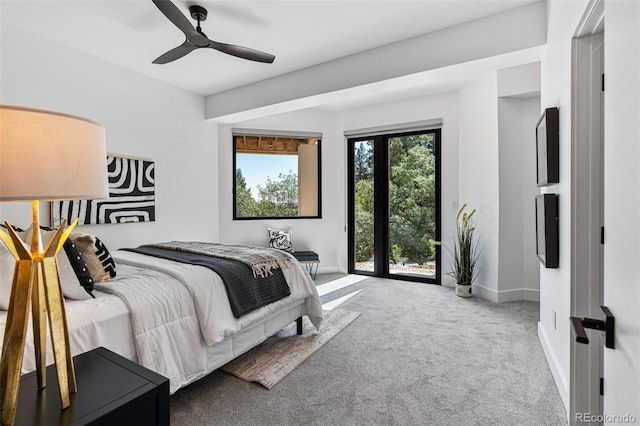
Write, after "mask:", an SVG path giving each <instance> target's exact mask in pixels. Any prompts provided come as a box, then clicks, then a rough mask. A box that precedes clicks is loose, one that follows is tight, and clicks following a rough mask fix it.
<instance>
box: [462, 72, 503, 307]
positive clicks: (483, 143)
mask: <svg viewBox="0 0 640 426" xmlns="http://www.w3.org/2000/svg"><path fill="white" fill-rule="evenodd" d="M459 108H460V147H459V150H460V151H459V170H460V174H459V176H460V177H459V188H460V190H459V200H460V205H462V204H464V203H468V207H469V210H468V211H470V209H474V208H475V209H477V210H478V211H477V212H476V214H475V216H474V219H475V221H474V223H475V226H476V235H477V236H478V238H479V246H480V247H481V249H482V252H481V256H480V260H479V262H480V265H481V268H482V269H481V271H480V273H479V274H478V278H477V280H476V282H475V283H474V288H473V292H474V293H475V294H477V295H480V296H481V297H484V298H486V299H489V300H493V301H497V300H498V235H499V229H498V216H499V194H498V191H499V181H498V169H499V164H498V91H497V74H496V72H495V71H494V72H488V73H485V74H483V75H482V76H481V77H479V78H478V79H477V80H476V81H475V82H473V83H471V84H469V85H467V86H465V87H463V88H462V89H461V90H460V92H459Z"/></svg>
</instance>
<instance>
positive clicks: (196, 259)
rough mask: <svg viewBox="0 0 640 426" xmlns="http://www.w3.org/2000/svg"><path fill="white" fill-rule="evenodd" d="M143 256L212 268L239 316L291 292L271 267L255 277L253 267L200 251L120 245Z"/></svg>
mask: <svg viewBox="0 0 640 426" xmlns="http://www.w3.org/2000/svg"><path fill="white" fill-rule="evenodd" d="M123 250H127V251H131V252H134V253H140V254H145V255H147V256H154V257H159V258H161V259H169V260H174V261H176V262H182V263H188V264H191V265H198V266H204V267H206V268H209V269H211V270H212V271H214V272H216V273H217V274H218V275H220V277H221V278H222V281H223V282H224V286H225V288H226V290H227V296H228V297H229V304H230V305H231V311H232V312H233V316H234V317H236V318H240V317H241V316H243V315H246V314H248V313H249V312H251V311H254V310H256V309H258V308H261V307H263V306H266V305H268V304H269V303H273V302H276V301H278V300H280V299H282V298H284V297H287V296H289V295H290V294H291V289H290V288H289V286H288V285H287V281H286V280H285V278H284V275H283V273H282V269H280V268H278V269H272V270H271V272H272V274H271V275H268V276H265V277H255V276H254V273H253V270H252V269H251V268H250V267H249V266H247V265H245V264H244V263H242V262H239V261H235V260H230V259H222V258H218V257H213V256H212V255H202V254H196V253H189V252H185V251H176V250H169V249H162V248H157V247H149V246H140V247H138V248H128V249H123Z"/></svg>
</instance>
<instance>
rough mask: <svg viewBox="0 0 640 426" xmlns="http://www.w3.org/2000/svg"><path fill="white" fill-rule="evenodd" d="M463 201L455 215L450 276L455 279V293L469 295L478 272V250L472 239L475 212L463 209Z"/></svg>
mask: <svg viewBox="0 0 640 426" xmlns="http://www.w3.org/2000/svg"><path fill="white" fill-rule="evenodd" d="M466 207H467V204H466V203H465V204H464V205H463V206H462V207H460V210H458V215H457V216H456V235H455V241H454V245H453V250H452V254H453V271H452V272H451V276H452V277H453V278H455V280H456V295H457V296H460V297H471V285H472V284H473V282H474V281H475V279H476V276H477V274H478V272H479V270H478V269H477V264H478V257H479V255H480V251H479V250H478V244H477V241H475V240H474V232H475V229H476V228H475V227H474V226H473V224H472V222H471V218H472V217H473V215H474V214H475V212H476V209H473V210H472V211H471V213H469V214H467V213H466V212H465V211H464V209H465V208H466Z"/></svg>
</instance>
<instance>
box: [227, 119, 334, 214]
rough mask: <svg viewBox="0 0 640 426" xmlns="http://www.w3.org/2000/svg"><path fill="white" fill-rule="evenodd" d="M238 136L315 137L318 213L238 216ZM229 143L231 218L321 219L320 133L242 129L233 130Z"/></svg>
mask: <svg viewBox="0 0 640 426" xmlns="http://www.w3.org/2000/svg"><path fill="white" fill-rule="evenodd" d="M239 136H264V137H283V138H300V139H305V138H309V137H313V138H315V139H317V145H318V159H317V160H318V214H317V215H314V216H253V217H246V216H238V214H237V200H236V196H237V194H236V172H237V164H236V157H237V155H238V153H237V151H236V146H237V145H236V138H237V137H239ZM231 143H232V144H233V168H232V174H233V179H232V197H233V198H232V203H233V209H232V210H233V220H234V221H235V220H282V219H286V220H291V219H322V134H320V135H319V136H317V135H316V134H313V136H310V135H309V134H304V133H296V134H292V133H291V132H286V131H283V132H278V131H272V130H269V131H264V132H260V131H257V132H256V131H244V132H235V131H234V132H233V135H232V139H231Z"/></svg>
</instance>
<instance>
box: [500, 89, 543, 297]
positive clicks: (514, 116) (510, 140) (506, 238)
mask: <svg viewBox="0 0 640 426" xmlns="http://www.w3.org/2000/svg"><path fill="white" fill-rule="evenodd" d="M500 81H501V79H500V78H499V79H498V84H499V83H500ZM539 114H540V98H539V97H534V98H524V99H523V98H499V99H498V131H499V173H500V185H499V188H500V222H499V250H498V257H499V260H500V262H499V265H498V291H499V293H498V300H499V301H501V302H504V301H509V300H539V298H540V283H539V281H540V268H539V262H538V260H537V258H536V255H535V247H536V239H535V215H534V208H533V206H534V197H535V195H536V194H537V193H538V188H537V187H536V150H535V146H536V145H535V126H536V123H537V121H538V118H539Z"/></svg>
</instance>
